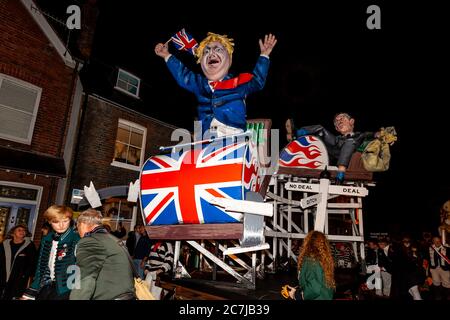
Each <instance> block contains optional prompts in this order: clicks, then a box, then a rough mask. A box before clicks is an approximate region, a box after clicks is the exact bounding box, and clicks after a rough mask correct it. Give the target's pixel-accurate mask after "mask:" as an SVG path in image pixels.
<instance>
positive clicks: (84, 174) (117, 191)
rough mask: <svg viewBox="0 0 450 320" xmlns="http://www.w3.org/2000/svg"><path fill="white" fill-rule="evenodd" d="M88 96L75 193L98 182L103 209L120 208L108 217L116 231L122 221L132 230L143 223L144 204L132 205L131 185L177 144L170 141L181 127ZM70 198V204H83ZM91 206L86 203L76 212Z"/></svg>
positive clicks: (73, 178) (75, 171) (73, 182)
mask: <svg viewBox="0 0 450 320" xmlns="http://www.w3.org/2000/svg"><path fill="white" fill-rule="evenodd" d="M86 97H87V100H86V101H85V105H84V107H83V108H84V109H83V112H84V116H83V121H82V124H81V130H80V139H79V145H78V148H77V152H76V157H75V161H74V168H73V171H72V176H71V183H70V190H75V191H77V190H83V188H84V186H89V184H90V182H91V181H92V182H93V184H94V186H95V188H96V190H97V192H98V193H99V195H100V198H101V200H102V204H103V208H101V210H102V211H103V212H104V213H107V212H108V211H109V209H110V208H111V207H114V208H116V209H117V212H116V213H114V214H113V215H107V216H108V217H109V218H110V219H111V220H110V222H109V224H110V226H111V227H112V229H113V230H114V229H115V228H116V227H117V224H118V222H119V221H122V222H123V225H124V226H125V228H126V229H127V231H129V230H130V229H131V228H132V227H133V226H134V225H135V223H136V221H140V219H141V215H140V208H139V203H131V202H128V201H127V195H128V186H129V183H130V182H135V181H136V179H138V178H139V173H140V169H141V166H142V165H143V164H144V162H145V160H146V159H147V158H148V157H149V156H150V155H154V154H156V153H158V147H159V146H161V145H170V144H174V143H171V142H170V136H171V134H172V131H173V130H174V129H176V128H175V127H174V126H171V125H169V124H167V123H164V122H161V121H159V120H157V119H153V118H151V117H149V116H146V115H144V114H142V113H139V112H137V111H135V110H132V109H130V108H128V107H125V106H123V105H120V104H118V103H117V102H114V101H112V100H109V99H106V98H104V97H101V96H98V95H96V94H89V95H86ZM68 196H69V198H68V199H67V202H72V203H77V202H78V201H76V200H75V199H70V198H71V196H72V194H70V193H69V194H68ZM87 207H89V204H88V202H87V200H86V199H85V198H84V199H82V200H81V201H80V202H79V203H78V206H76V207H75V209H77V208H78V209H79V210H82V209H85V208H87ZM97 209H99V208H97Z"/></svg>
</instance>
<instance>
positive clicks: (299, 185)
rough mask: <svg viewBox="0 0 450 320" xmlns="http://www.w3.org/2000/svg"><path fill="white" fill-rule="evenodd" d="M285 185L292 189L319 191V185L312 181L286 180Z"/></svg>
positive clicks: (287, 188)
mask: <svg viewBox="0 0 450 320" xmlns="http://www.w3.org/2000/svg"><path fill="white" fill-rule="evenodd" d="M284 187H285V188H286V190H291V191H303V192H319V185H317V184H311V183H299V182H286V184H285V185H284Z"/></svg>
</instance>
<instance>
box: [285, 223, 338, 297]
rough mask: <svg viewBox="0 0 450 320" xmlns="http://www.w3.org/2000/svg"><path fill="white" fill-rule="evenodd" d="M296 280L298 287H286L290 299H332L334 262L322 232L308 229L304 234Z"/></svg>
mask: <svg viewBox="0 0 450 320" xmlns="http://www.w3.org/2000/svg"><path fill="white" fill-rule="evenodd" d="M298 280H299V289H297V288H292V287H288V288H289V289H290V291H289V296H290V297H291V298H292V299H302V300H332V299H333V294H334V290H335V288H336V284H335V281H334V262H333V256H332V254H331V248H330V244H329V243H328V240H327V238H326V237H325V235H324V234H323V233H322V232H319V231H310V232H309V233H308V234H307V235H306V238H305V240H304V241H303V245H302V247H301V249H300V253H299V255H298ZM297 291H298V292H297Z"/></svg>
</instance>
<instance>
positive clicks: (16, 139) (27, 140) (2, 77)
mask: <svg viewBox="0 0 450 320" xmlns="http://www.w3.org/2000/svg"><path fill="white" fill-rule="evenodd" d="M3 80H7V81H10V82H12V83H14V84H15V85H17V86H20V87H23V88H25V89H30V90H33V91H36V92H37V95H36V101H35V103H34V109H33V113H32V114H31V122H30V126H29V129H28V134H27V138H25V139H24V138H19V137H16V136H13V135H9V134H4V133H0V138H1V139H5V140H9V141H14V142H19V143H23V144H27V145H31V141H32V140H33V134H34V127H35V124H36V119H37V114H38V111H39V105H40V102H41V96H42V88H41V87H38V86H35V85H34V84H31V83H29V82H26V81H23V80H20V79H17V78H14V77H11V76H8V75H6V74H3V73H0V88H1V86H2V85H3ZM2 107H5V108H7V109H12V110H16V111H17V112H22V113H25V114H29V113H27V112H24V111H20V110H17V109H15V108H13V107H10V106H5V105H2Z"/></svg>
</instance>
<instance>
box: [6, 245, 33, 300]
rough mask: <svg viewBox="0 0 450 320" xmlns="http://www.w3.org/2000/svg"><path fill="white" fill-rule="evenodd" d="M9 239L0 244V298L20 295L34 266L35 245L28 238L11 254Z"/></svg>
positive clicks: (9, 298) (31, 274)
mask: <svg viewBox="0 0 450 320" xmlns="http://www.w3.org/2000/svg"><path fill="white" fill-rule="evenodd" d="M11 241H12V240H11V239H7V240H5V241H4V242H3V243H2V244H0V299H4V300H11V299H12V298H14V297H21V296H22V294H23V293H24V291H25V289H26V288H27V286H28V280H29V279H30V277H32V276H33V275H34V271H35V268H36V247H35V246H34V243H33V242H32V241H31V239H30V238H25V241H24V243H23V245H22V246H21V247H20V248H19V250H17V252H16V254H15V256H14V257H13V256H11V246H10V244H11Z"/></svg>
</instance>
